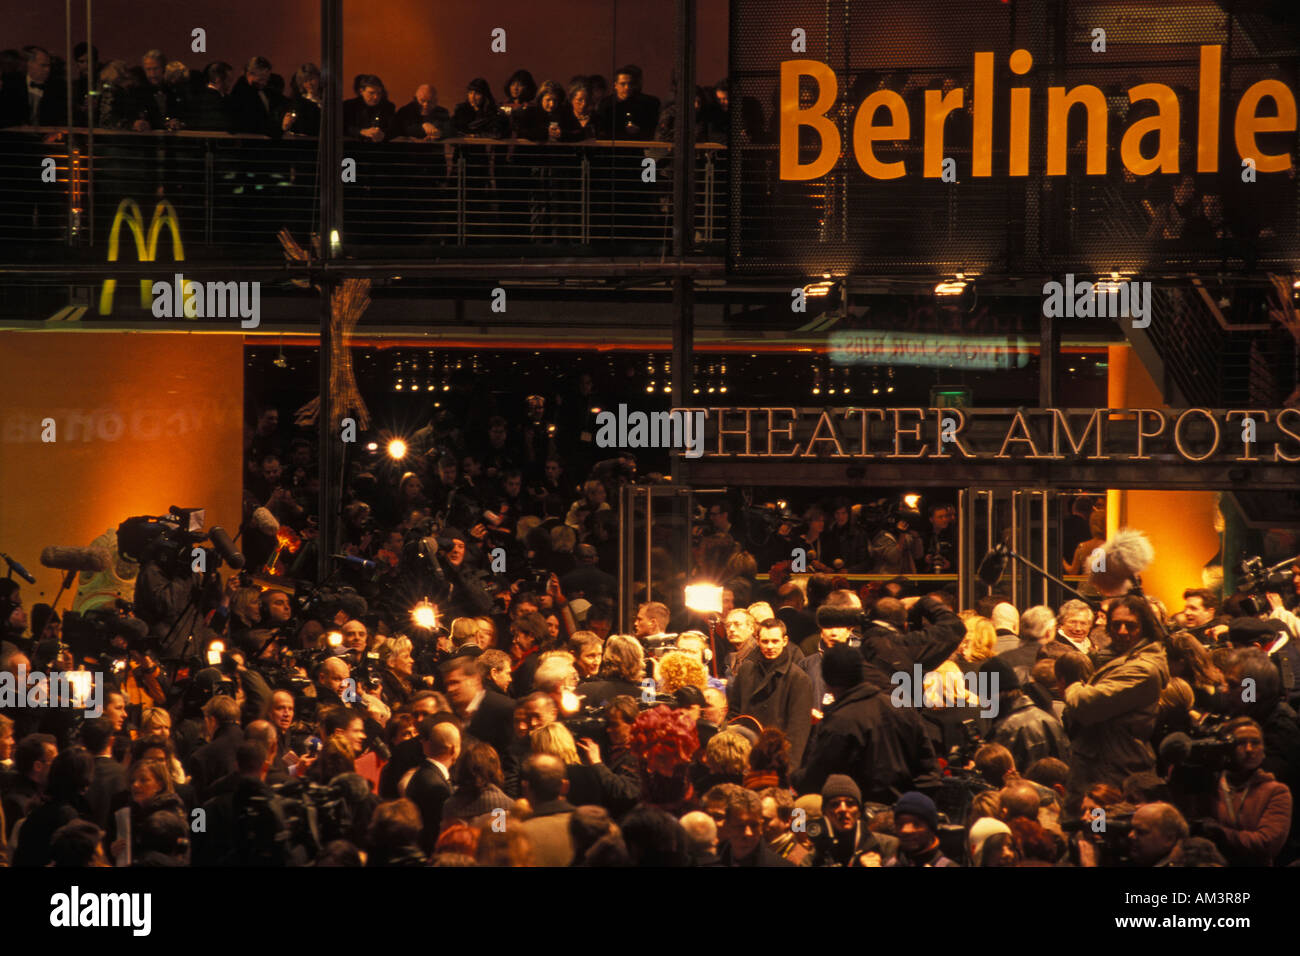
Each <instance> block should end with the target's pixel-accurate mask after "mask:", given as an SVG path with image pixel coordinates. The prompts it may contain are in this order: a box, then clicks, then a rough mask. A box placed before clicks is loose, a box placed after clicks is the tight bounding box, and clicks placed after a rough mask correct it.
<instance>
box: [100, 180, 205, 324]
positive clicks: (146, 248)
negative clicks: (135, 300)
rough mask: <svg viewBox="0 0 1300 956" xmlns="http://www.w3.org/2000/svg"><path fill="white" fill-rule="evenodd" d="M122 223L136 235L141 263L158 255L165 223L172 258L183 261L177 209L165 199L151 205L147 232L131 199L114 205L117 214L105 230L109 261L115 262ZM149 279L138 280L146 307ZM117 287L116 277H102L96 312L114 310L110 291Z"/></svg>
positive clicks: (105, 312) (101, 313)
mask: <svg viewBox="0 0 1300 956" xmlns="http://www.w3.org/2000/svg"><path fill="white" fill-rule="evenodd" d="M123 222H125V223H126V225H127V226H128V227H130V229H131V234H132V235H133V236H134V237H135V252H136V257H137V258H138V259H139V261H140V262H154V261H156V256H157V254H158V237H159V236H160V235H161V234H162V229H163V226H164V225H166V226H167V228H168V231H170V232H171V235H172V261H174V262H184V261H185V247H184V246H183V245H182V244H181V228H180V225H179V224H178V223H177V221H176V209H175V208H174V207H173V206H172V204H171V203H169V202H168V201H167V200H165V199H163V200H160V201H159V203H158V205H157V206H155V207H154V211H153V218H152V219H151V220H150V222H149V232H148V234H147V236H146V233H145V230H144V215H143V214H142V213H141V212H140V207H139V205H137V204H136V202H135V200H134V199H123V200H122V201H121V202H120V203H118V204H117V213H116V214H115V215H114V216H113V227H112V229H111V230H109V233H108V261H109V262H117V254H118V247H119V244H120V242H121V238H122V223H123ZM152 285H153V283H152V281H151V280H149V279H141V280H140V307H141V308H145V309H147V308H149V305H150V302H151V301H152V295H151V292H150V290H151V288H152ZM116 290H117V280H116V279H105V280H104V288H103V291H102V292H100V295H99V314H100V315H109V314H111V313H112V311H113V293H114V292H115V291H116Z"/></svg>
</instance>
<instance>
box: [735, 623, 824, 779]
mask: <svg viewBox="0 0 1300 956" xmlns="http://www.w3.org/2000/svg"><path fill="white" fill-rule="evenodd" d="M727 703H728V707H729V710H730V712H731V715H732V716H733V717H738V716H740V715H741V714H748V715H749V716H751V717H753V718H754V719H755V720H757V721H758V722H759V723H760V724H762V725H763V726H764V727H779V728H781V730H783V731H785V735H786V736H787V737H788V738H790V763H791V765H792V766H798V765H799V763H800V762H801V761H802V760H803V751H804V747H805V746H806V745H807V743H808V734H809V731H811V729H812V706H813V699H812V681H811V680H809V678H808V675H807V674H805V673H804V672H803V671H802V670H800V669H799V668H798V667H797V666H795V662H794V659H793V658H792V656H791V648H790V640H789V638H788V637H787V636H786V631H785V622H784V621H782V620H781V619H780V618H772V619H771V620H768V621H764V622H763V623H762V624H760V625H759V628H758V653H757V654H750V655H749V657H747V658H746V659H745V660H744V662H742V663H741V665H740V668H739V670H737V671H736V679H735V680H734V681H732V683H731V686H730V687H728V688H727Z"/></svg>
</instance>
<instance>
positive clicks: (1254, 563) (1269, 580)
mask: <svg viewBox="0 0 1300 956" xmlns="http://www.w3.org/2000/svg"><path fill="white" fill-rule="evenodd" d="M1297 561H1300V555H1296V556H1294V557H1290V558H1287V559H1286V560H1285V561H1279V562H1278V563H1277V564H1274V565H1272V566H1270V567H1265V566H1264V559H1263V558H1261V557H1260V556H1259V555H1255V556H1254V557H1250V558H1246V559H1245V560H1244V561H1242V562H1241V564H1240V565H1238V567H1237V574H1238V580H1237V593H1238V594H1248V595H1250V597H1249V598H1247V599H1246V600H1245V601H1243V602H1242V613H1243V614H1246V615H1248V616H1256V615H1259V614H1264V613H1266V612H1267V611H1268V610H1269V606H1268V601H1267V600H1266V599H1265V597H1264V595H1265V594H1267V593H1268V592H1269V591H1272V592H1274V593H1275V594H1285V593H1286V592H1287V590H1288V589H1289V588H1290V587H1291V574H1290V572H1289V571H1286V570H1283V569H1285V568H1290V567H1291V566H1292V565H1293V564H1295V563H1296V562H1297Z"/></svg>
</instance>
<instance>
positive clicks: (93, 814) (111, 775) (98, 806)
mask: <svg viewBox="0 0 1300 956" xmlns="http://www.w3.org/2000/svg"><path fill="white" fill-rule="evenodd" d="M126 789H127V783H126V768H125V767H123V766H122V765H121V764H120V763H118V762H117V761H116V760H114V759H113V758H112V757H96V758H95V777H94V779H93V780H91V782H90V789H89V790H87V791H86V795H85V798H86V804H87V805H88V806H89V807H90V818H89V819H90V822H91V823H93V824H95V826H97V827H99V828H100V829H101V830H103V829H105V828H106V827H107V826H108V812H109V809H108V808H109V807H110V806H112V803H113V798H114V797H116V796H117V795H118V794H119V793H121V792H122V791H124V790H126Z"/></svg>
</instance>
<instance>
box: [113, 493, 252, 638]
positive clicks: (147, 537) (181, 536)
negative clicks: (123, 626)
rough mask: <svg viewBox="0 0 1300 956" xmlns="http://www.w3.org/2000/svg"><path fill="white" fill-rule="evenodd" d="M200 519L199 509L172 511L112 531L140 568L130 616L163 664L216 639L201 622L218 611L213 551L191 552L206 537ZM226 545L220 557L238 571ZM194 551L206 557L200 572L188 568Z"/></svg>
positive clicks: (218, 581)
mask: <svg viewBox="0 0 1300 956" xmlns="http://www.w3.org/2000/svg"><path fill="white" fill-rule="evenodd" d="M203 515H204V512H203V509H199V508H176V507H172V508H171V509H170V511H169V513H168V514H167V515H164V516H162V517H151V516H148V515H145V516H140V517H135V518H128V519H127V520H126V521H124V522H122V523H121V524H120V525H119V526H118V529H117V540H118V547H119V548H120V549H121V552H122V554H123V555H125V556H127V557H129V558H132V559H133V560H137V561H139V562H140V574H139V576H138V577H137V578H136V582H135V613H136V614H137V615H138V616H139V618H140V619H141V620H142V621H144V622H145V624H146V625H148V629H149V630H148V639H149V641H150V642H151V645H152V646H153V647H156V648H157V649H158V653H159V655H160V657H161V659H162V660H163V661H164V662H168V661H173V662H179V661H181V660H182V659H184V658H186V657H188V656H190V655H192V654H193V653H194V652H195V650H196V649H197V648H198V647H203V646H206V645H207V643H208V641H209V640H211V639H212V638H213V637H214V636H215V635H214V634H213V633H212V632H211V630H210V629H209V628H208V626H207V624H206V619H207V616H208V615H209V614H210V613H211V612H213V611H215V610H216V609H217V608H218V607H219V606H220V605H221V601H222V585H221V576H220V574H219V573H218V553H217V551H215V550H211V549H198V548H197V547H196V545H197V544H198V542H200V541H203V540H204V539H206V538H207V537H208V535H207V534H205V533H204V532H203V531H202V530H201V527H200V526H201V524H202V522H203ZM215 533H216V531H215V529H214V534H215ZM223 534H224V532H223ZM226 542H227V546H228V548H229V549H230V550H228V552H227V553H224V554H222V555H221V556H222V557H224V558H225V559H226V560H227V562H228V563H231V565H232V566H236V565H235V562H234V558H233V557H232V555H233V556H234V557H237V558H238V566H240V567H242V565H243V557H242V556H241V555H238V553H237V552H234V551H233V546H229V539H226ZM199 551H202V553H204V554H206V555H207V558H206V560H205V561H204V562H203V566H204V567H205V570H203V571H195V570H194V566H193V565H194V562H195V561H196V560H197V556H196V552H199Z"/></svg>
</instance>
